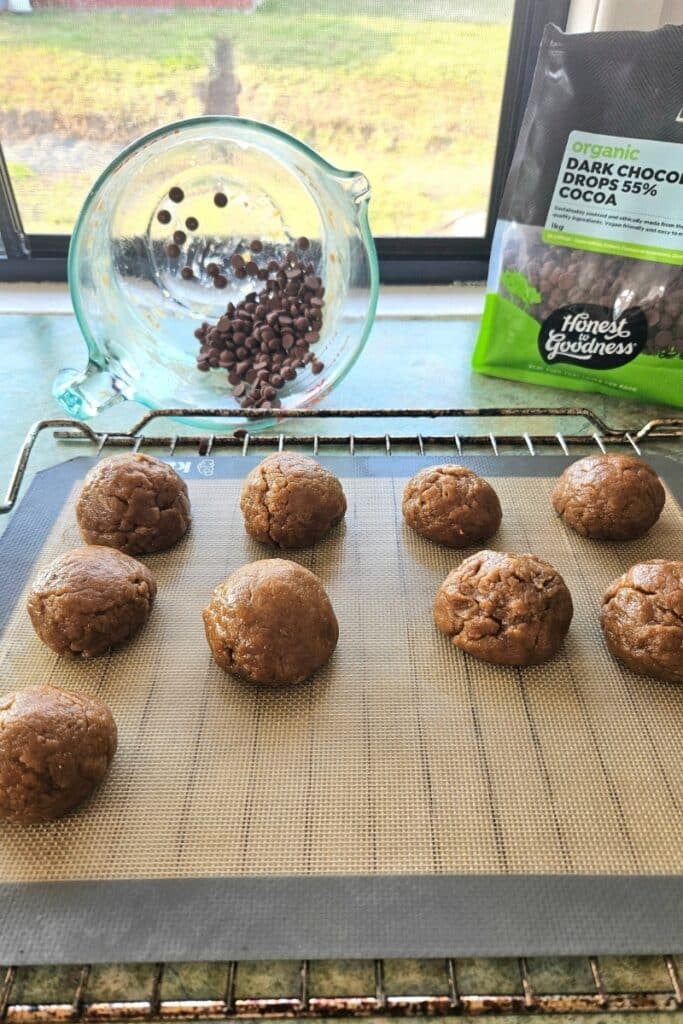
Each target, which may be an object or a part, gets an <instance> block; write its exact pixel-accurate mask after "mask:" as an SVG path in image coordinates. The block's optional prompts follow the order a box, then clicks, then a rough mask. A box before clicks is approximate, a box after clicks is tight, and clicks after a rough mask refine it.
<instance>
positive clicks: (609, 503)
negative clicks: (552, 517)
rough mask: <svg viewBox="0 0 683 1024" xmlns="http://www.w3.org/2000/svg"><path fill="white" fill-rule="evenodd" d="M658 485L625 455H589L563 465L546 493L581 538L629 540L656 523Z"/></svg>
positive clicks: (643, 466) (660, 499)
mask: <svg viewBox="0 0 683 1024" xmlns="http://www.w3.org/2000/svg"><path fill="white" fill-rule="evenodd" d="M664 498H665V494H664V488H663V487H662V484H661V481H660V479H659V477H658V476H657V474H656V473H655V471H654V469H652V467H651V466H648V464H647V463H646V462H643V461H642V459H637V458H635V457H633V456H631V455H589V456H588V457H587V458H585V459H579V461H578V462H574V463H572V465H571V466H568V467H567V469H565V471H564V473H563V474H562V476H561V477H560V479H559V480H558V481H557V484H556V485H555V489H554V491H553V493H552V503H553V506H554V508H555V511H556V512H557V513H558V515H560V516H562V518H563V519H564V521H565V523H567V525H568V526H571V527H572V528H573V529H574V530H576V532H577V533H580V534H581V535H582V536H583V537H592V538H594V539H595V540H634V539H635V538H636V537H642V535H643V534H644V533H646V532H647V531H648V530H649V529H650V527H651V526H652V525H653V524H654V523H656V522H657V520H658V519H659V514H660V512H661V511H662V509H663V507H664Z"/></svg>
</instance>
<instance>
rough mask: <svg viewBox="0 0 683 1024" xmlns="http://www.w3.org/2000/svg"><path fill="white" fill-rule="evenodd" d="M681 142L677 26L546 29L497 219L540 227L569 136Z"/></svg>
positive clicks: (681, 52) (682, 62) (680, 32)
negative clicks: (583, 30) (627, 29)
mask: <svg viewBox="0 0 683 1024" xmlns="http://www.w3.org/2000/svg"><path fill="white" fill-rule="evenodd" d="M575 130H578V131H585V132H596V133H601V134H604V135H613V136H615V137H618V138H620V139H624V140H625V141H628V140H629V139H653V140H659V141H661V142H679V143H683V26H678V25H666V26H664V27H663V28H660V29H658V30H657V31H655V32H591V33H585V34H584V33H581V34H574V35H572V34H565V33H564V32H562V31H561V30H560V29H559V28H557V27H556V26H555V25H548V26H546V29H545V32H544V34H543V40H542V42H541V47H540V51H539V57H538V63H537V65H536V71H535V73H534V79H533V82H532V85H531V92H530V94H529V101H528V103H527V108H526V112H525V114H524V119H523V121H522V127H521V129H520V133H519V139H518V141H517V146H516V148H515V155H514V157H513V160H512V165H511V168H510V173H509V175H508V180H507V185H506V188H505V192H504V194H503V199H502V201H501V206H500V212H499V216H500V217H501V218H502V219H504V220H511V221H517V222H518V223H521V224H535V225H538V226H541V225H543V224H544V223H545V219H546V216H547V213H548V208H549V206H550V200H551V198H552V194H553V188H554V186H555V179H556V177H557V173H558V170H559V167H560V163H561V161H562V155H563V153H564V149H565V145H566V142H567V137H568V135H569V133H570V132H571V131H575Z"/></svg>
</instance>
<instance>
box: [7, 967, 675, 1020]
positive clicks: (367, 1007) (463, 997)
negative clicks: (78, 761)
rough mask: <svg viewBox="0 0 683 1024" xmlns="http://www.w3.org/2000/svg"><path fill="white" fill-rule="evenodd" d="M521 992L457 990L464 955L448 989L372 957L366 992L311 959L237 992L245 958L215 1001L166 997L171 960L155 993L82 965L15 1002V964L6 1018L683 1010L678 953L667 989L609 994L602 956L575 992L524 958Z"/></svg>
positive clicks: (156, 977) (152, 975)
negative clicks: (414, 980) (95, 979)
mask: <svg viewBox="0 0 683 1024" xmlns="http://www.w3.org/2000/svg"><path fill="white" fill-rule="evenodd" d="M517 963H518V969H519V985H520V991H519V993H518V994H512V995H500V994H495V993H492V994H486V995H471V994H465V993H461V992H460V991H459V989H458V961H457V960H454V959H446V960H444V961H443V994H440V995H420V996H410V995H392V994H391V993H389V992H387V990H386V986H385V981H384V977H385V961H384V960H375V961H373V967H374V975H375V986H374V992H372V993H371V994H368V995H363V996H322V995H315V994H314V993H313V992H312V991H311V986H310V975H311V968H310V963H309V961H307V960H304V961H303V962H302V963H301V965H300V968H299V992H298V995H297V996H295V997H292V998H289V999H282V998H268V997H249V998H245V999H239V998H236V996H235V991H236V982H237V975H238V970H239V964H238V963H237V962H232V963H228V964H226V965H225V986H224V989H223V991H222V992H220V993H217V994H216V995H215V997H214V998H208V999H164V998H163V984H164V970H165V965H164V964H150V970H149V996H148V998H146V999H138V1000H134V1001H132V1000H131V1001H130V1002H128V1001H121V1002H95V1001H91V1000H89V998H88V984H89V980H90V967H88V966H84V967H81V968H80V973H79V977H78V982H77V984H76V987H75V989H74V992H73V998H72V999H71V1000H70V1001H69V1002H64V1003H31V1004H20V1003H12V1002H11V997H12V988H13V985H14V981H15V977H16V971H15V969H14V968H13V967H10V968H9V969H8V971H7V974H6V976H5V982H4V985H3V987H2V989H0V1020H2V1021H6V1022H12V1024H23V1022H30V1024H35V1022H37V1021H44V1020H49V1021H125V1020H174V1021H175V1020H231V1019H232V1020H234V1019H241V1018H252V1019H254V1018H294V1017H301V1018H309V1017H330V1018H335V1017H370V1016H372V1017H377V1016H390V1017H417V1016H428V1017H446V1016H451V1015H457V1014H472V1015H477V1016H483V1015H485V1014H502V1013H509V1014H510V1013H517V1014H526V1013H532V1012H533V1013H557V1014H569V1013H572V1014H573V1013H603V1014H604V1013H631V1012H636V1011H639V1012H643V1011H648V1012H651V1013H652V1012H661V1013H666V1012H675V1011H676V1010H680V1009H681V1008H683V988H681V977H680V973H679V968H678V965H677V963H676V961H675V960H674V958H673V957H670V956H667V957H664V963H665V965H666V969H667V972H668V975H669V978H670V981H671V987H670V989H669V990H668V991H665V992H610V991H608V990H607V989H606V987H605V984H604V981H603V977H602V971H601V969H600V963H599V961H598V958H597V957H589V958H588V964H589V967H590V971H591V975H592V978H593V991H592V992H586V993H575V994H564V995H563V994H549V993H543V992H537V991H536V990H535V988H534V986H533V984H532V981H531V976H530V971H529V966H528V964H527V961H526V960H525V959H523V958H522V959H520V960H518V962H517Z"/></svg>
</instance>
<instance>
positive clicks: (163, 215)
mask: <svg viewBox="0 0 683 1024" xmlns="http://www.w3.org/2000/svg"><path fill="white" fill-rule="evenodd" d="M157 220H158V221H159V223H160V224H170V223H171V214H170V213H169V212H168V210H159V212H158V214H157Z"/></svg>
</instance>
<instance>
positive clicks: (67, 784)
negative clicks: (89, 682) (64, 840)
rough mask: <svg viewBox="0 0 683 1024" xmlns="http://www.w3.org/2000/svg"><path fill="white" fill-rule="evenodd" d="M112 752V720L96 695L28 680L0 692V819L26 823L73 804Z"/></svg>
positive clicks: (96, 777)
mask: <svg viewBox="0 0 683 1024" xmlns="http://www.w3.org/2000/svg"><path fill="white" fill-rule="evenodd" d="M115 753H116V723H115V721H114V719H113V717H112V713H111V711H110V710H109V708H108V707H107V705H106V704H103V703H102V701H101V700H97V698H96V697H86V696H85V694H82V693H70V692H68V691H67V690H60V689H58V688H57V687H55V686H33V687H31V688H30V689H27V690H19V691H18V692H17V693H10V694H9V695H8V696H4V697H0V819H4V820H5V821H11V822H15V823H16V824H19V825H29V824H31V823H33V822H40V821H53V820H54V819H55V818H61V816H62V815H63V814H66V813H67V812H68V811H71V810H73V808H74V807H76V806H77V805H78V804H80V803H82V802H83V801H84V800H86V799H87V798H88V797H89V796H90V794H91V793H92V792H93V790H94V789H95V788H96V787H97V786H99V784H100V782H101V781H102V779H103V778H104V777H105V775H106V774H107V772H108V770H109V765H110V764H111V762H112V759H113V757H114V754H115Z"/></svg>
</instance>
